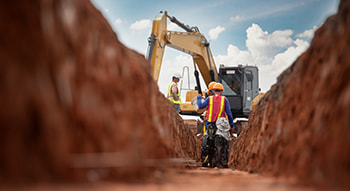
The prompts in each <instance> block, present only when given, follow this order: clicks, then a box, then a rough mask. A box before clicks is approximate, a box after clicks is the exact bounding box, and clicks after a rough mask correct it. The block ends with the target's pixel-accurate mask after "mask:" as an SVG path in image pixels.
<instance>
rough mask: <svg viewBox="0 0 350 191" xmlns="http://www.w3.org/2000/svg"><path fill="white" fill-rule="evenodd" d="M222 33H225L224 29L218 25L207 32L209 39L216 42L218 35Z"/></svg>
mask: <svg viewBox="0 0 350 191" xmlns="http://www.w3.org/2000/svg"><path fill="white" fill-rule="evenodd" d="M224 31H225V28H224V27H221V26H220V25H219V26H217V27H216V28H214V29H210V30H209V39H210V40H216V39H217V38H218V37H219V34H220V33H222V32H224Z"/></svg>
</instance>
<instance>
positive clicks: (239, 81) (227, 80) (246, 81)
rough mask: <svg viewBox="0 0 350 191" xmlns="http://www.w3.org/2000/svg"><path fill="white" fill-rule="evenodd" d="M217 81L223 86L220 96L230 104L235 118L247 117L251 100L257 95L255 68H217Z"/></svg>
mask: <svg viewBox="0 0 350 191" xmlns="http://www.w3.org/2000/svg"><path fill="white" fill-rule="evenodd" d="M219 81H220V82H221V83H222V85H223V86H224V92H223V94H222V95H224V96H225V97H227V99H228V100H229V102H230V107H231V111H232V114H233V115H234V116H235V117H248V116H249V112H250V108H251V104H252V100H253V99H254V98H255V97H256V96H257V95H258V94H259V86H258V68H257V67H256V66H244V67H243V66H242V65H239V66H238V67H223V66H221V67H220V68H219Z"/></svg>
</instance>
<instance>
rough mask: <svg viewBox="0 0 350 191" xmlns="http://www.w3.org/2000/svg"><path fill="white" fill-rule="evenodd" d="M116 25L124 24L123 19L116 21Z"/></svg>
mask: <svg viewBox="0 0 350 191" xmlns="http://www.w3.org/2000/svg"><path fill="white" fill-rule="evenodd" d="M114 23H115V24H116V25H120V24H122V23H123V21H122V20H121V19H116V20H115V21H114Z"/></svg>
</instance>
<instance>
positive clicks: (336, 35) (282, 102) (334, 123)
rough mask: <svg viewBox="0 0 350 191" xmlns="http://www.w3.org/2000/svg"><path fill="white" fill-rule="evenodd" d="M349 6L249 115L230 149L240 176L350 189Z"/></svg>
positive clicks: (318, 33) (344, 5) (317, 35)
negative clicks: (281, 178)
mask: <svg viewBox="0 0 350 191" xmlns="http://www.w3.org/2000/svg"><path fill="white" fill-rule="evenodd" d="M349 74H350V1H347V0H342V1H341V2H340V5H339V10H338V13H337V14H336V15H334V16H331V17H329V18H328V19H327V20H326V21H325V23H324V24H323V25H322V26H321V27H320V28H319V29H318V30H317V31H316V33H315V36H314V38H313V40H312V42H311V45H310V47H309V48H308V49H307V50H306V52H304V53H303V54H302V55H301V56H300V57H299V58H298V59H297V60H296V61H295V63H293V64H292V65H291V66H290V67H289V68H288V69H286V70H285V71H284V72H283V73H282V74H281V75H280V76H279V77H278V82H277V83H276V84H275V85H273V86H272V88H271V89H270V90H269V91H268V92H267V93H266V94H265V96H264V97H263V98H262V99H261V100H260V102H259V104H258V105H257V106H255V107H254V108H253V109H252V113H251V116H250V117H249V121H250V123H249V125H248V128H247V129H245V131H244V132H243V133H242V134H241V135H240V137H239V138H238V140H237V141H236V142H234V143H232V145H231V148H232V149H231V153H230V157H231V161H230V163H231V165H232V167H234V168H237V169H240V170H247V171H250V172H259V173H265V174H266V173H267V174H273V175H289V176H292V177H295V178H297V179H298V181H299V182H301V183H303V184H312V185H318V186H325V187H327V188H337V187H339V188H341V187H343V188H349V186H350V183H349V181H348V180H349V179H350V152H349V151H350V128H349V127H350V75H349Z"/></svg>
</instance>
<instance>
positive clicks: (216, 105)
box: [207, 95, 226, 122]
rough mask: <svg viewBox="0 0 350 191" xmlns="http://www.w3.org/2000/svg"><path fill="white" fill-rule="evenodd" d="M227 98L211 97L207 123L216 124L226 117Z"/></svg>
mask: <svg viewBox="0 0 350 191" xmlns="http://www.w3.org/2000/svg"><path fill="white" fill-rule="evenodd" d="M224 109H225V96H218V95H214V96H209V104H208V110H207V121H208V122H214V121H216V120H217V119H218V118H219V117H226V112H225V110H224Z"/></svg>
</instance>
